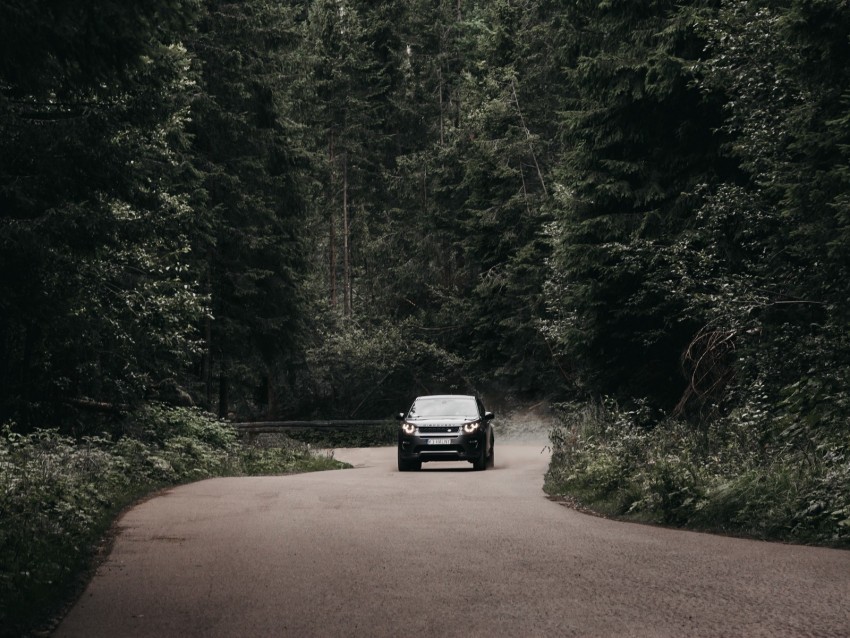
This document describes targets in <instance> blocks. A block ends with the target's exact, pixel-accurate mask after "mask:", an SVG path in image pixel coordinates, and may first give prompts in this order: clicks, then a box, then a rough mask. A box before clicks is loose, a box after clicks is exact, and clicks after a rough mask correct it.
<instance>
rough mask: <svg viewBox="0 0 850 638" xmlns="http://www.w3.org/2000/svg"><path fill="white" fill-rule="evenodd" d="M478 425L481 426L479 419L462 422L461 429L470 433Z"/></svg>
mask: <svg viewBox="0 0 850 638" xmlns="http://www.w3.org/2000/svg"><path fill="white" fill-rule="evenodd" d="M480 427H481V421H473V422H472V423H464V424H463V431H464V432H466V433H467V434H472V433H473V432H475V430H477V429H478V428H480Z"/></svg>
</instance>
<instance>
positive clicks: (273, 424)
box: [233, 419, 395, 434]
mask: <svg viewBox="0 0 850 638" xmlns="http://www.w3.org/2000/svg"><path fill="white" fill-rule="evenodd" d="M391 423H395V421H393V420H392V419H357V420H330V421H248V422H242V423H234V424H233V427H234V428H236V431H237V432H239V433H242V434H274V433H275V432H280V431H281V430H310V429H317V430H347V429H349V428H357V427H377V426H382V425H388V424H391Z"/></svg>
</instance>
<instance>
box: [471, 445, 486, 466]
mask: <svg viewBox="0 0 850 638" xmlns="http://www.w3.org/2000/svg"><path fill="white" fill-rule="evenodd" d="M472 469H474V470H476V471H481V470H486V469H487V450H486V449H484V450H481V456H479V457H478V458H477V459H475V460H474V461H473V462H472Z"/></svg>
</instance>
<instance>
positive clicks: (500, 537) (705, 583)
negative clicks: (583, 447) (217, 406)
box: [55, 444, 850, 638]
mask: <svg viewBox="0 0 850 638" xmlns="http://www.w3.org/2000/svg"><path fill="white" fill-rule="evenodd" d="M541 448H542V445H533V444H530V445H504V444H503V445H500V446H499V447H497V459H496V462H497V467H496V469H495V470H493V471H490V470H488V471H486V472H472V471H469V469H468V468H471V466H470V465H468V464H434V465H425V467H424V469H423V471H421V472H413V473H398V472H397V471H396V469H395V450H394V449H390V448H377V449H374V448H373V449H369V450H341V451H338V452H337V457H338V458H340V459H342V460H346V461H349V462H351V463H352V464H354V465H355V466H356V468H355V469H353V470H343V471H335V472H320V473H314V474H302V475H296V476H281V477H262V478H233V479H212V480H207V481H201V482H199V483H194V484H191V485H186V486H183V487H179V488H176V489H173V490H170V491H168V492H167V493H165V494H164V495H162V496H159V497H157V498H154V499H152V500H150V501H147V502H145V503H143V504H141V505H139V506H138V507H136V508H134V509H132V510H131V511H129V512H128V513H127V514H126V515H125V516H124V517H123V518H122V519H121V521H120V525H119V526H120V533H119V535H118V537H117V539H116V542H115V545H114V548H113V550H112V552H111V554H110V555H109V557H108V559H107V560H106V562H105V563H104V564H103V565H102V566H101V568H100V569H99V570H98V572H97V574H96V576H95V578H94V579H93V581H92V582H91V583H90V585H89V587H88V588H87V590H86V591H85V593H84V594H83V596H82V598H81V599H80V601H79V602H78V603H77V604H76V605H75V607H74V608H73V609H72V610H71V611H70V613H69V614H68V616H67V617H66V618H65V619H64V621H63V622H62V623H61V625H60V626H59V628H58V629H57V631H56V632H55V636H57V637H60V638H70V637H80V638H95V637H98V636H104V637H110V638H111V637H122V638H130V637H134V636H157V637H170V636H174V637H178V636H179V637H193V636H198V637H204V638H211V637H217V636H251V637H255V636H256V637H259V636H298V637H306V636H440V637H442V636H606V637H607V636H671V637H672V636H675V637H677V638H678V637H681V636H742V637H743V636H746V637H752V636H782V637H788V636H818V637H826V636H850V552H847V551H838V550H828V549H820V548H808V547H798V546H791V545H780V544H774V543H763V542H756V541H746V540H739V539H731V538H724V537H719V536H712V535H708V534H698V533H692V532H682V531H674V530H667V529H660V528H656V527H650V526H645V525H635V524H627V523H617V522H613V521H608V520H605V519H602V518H596V517H592V516H587V515H583V514H580V513H577V512H575V511H572V510H570V509H567V508H565V507H563V506H561V505H558V504H556V503H552V502H550V501H548V500H546V498H545V497H544V496H543V493H542V491H541V486H542V482H543V473H544V471H545V469H546V465H547V462H548V457H547V455H546V454H545V453H542V451H541Z"/></svg>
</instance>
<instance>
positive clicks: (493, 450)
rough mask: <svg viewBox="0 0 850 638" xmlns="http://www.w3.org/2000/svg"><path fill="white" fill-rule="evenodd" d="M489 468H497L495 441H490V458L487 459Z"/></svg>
mask: <svg viewBox="0 0 850 638" xmlns="http://www.w3.org/2000/svg"><path fill="white" fill-rule="evenodd" d="M487 467H489V468H490V469H493V468H494V467H496V446H495V445H493V441H490V456H488V457H487Z"/></svg>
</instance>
